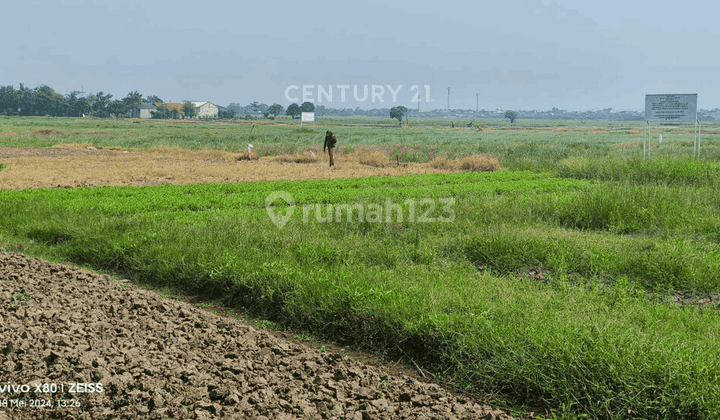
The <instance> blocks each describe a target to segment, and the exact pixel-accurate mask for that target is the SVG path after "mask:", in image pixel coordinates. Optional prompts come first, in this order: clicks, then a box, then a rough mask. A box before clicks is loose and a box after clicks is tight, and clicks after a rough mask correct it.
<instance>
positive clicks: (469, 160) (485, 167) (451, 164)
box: [428, 154, 502, 172]
mask: <svg viewBox="0 0 720 420" xmlns="http://www.w3.org/2000/svg"><path fill="white" fill-rule="evenodd" d="M428 165H430V166H431V167H433V168H435V169H443V170H455V171H457V170H460V171H482V172H490V171H499V170H500V169H502V165H500V160H499V159H498V158H497V157H496V156H493V155H489V154H484V155H472V156H466V157H463V158H460V159H447V158H444V157H438V158H435V159H433V160H431V161H430V162H428Z"/></svg>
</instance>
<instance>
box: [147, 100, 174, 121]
mask: <svg viewBox="0 0 720 420" xmlns="http://www.w3.org/2000/svg"><path fill="white" fill-rule="evenodd" d="M150 115H152V117H153V119H156V120H164V119H168V118H170V110H169V109H168V106H167V105H166V104H164V103H161V104H160V106H158V107H157V108H156V109H154V110H152V111H150Z"/></svg>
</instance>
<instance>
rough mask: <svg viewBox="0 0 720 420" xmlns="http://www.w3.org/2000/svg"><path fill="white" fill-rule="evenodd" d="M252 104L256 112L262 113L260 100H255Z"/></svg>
mask: <svg viewBox="0 0 720 420" xmlns="http://www.w3.org/2000/svg"><path fill="white" fill-rule="evenodd" d="M250 106H251V107H252V110H253V112H254V113H255V114H259V113H260V104H259V103H258V101H254V102H253V103H251V104H250Z"/></svg>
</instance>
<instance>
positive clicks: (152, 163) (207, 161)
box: [0, 144, 452, 189]
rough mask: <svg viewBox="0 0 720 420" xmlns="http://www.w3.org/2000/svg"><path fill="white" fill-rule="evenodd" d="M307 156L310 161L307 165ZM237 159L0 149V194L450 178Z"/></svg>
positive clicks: (346, 162) (356, 156)
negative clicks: (94, 188)
mask: <svg viewBox="0 0 720 420" xmlns="http://www.w3.org/2000/svg"><path fill="white" fill-rule="evenodd" d="M340 151H341V152H342V150H340ZM310 152H313V153H314V154H315V157H316V159H312V156H311V154H310ZM243 156H244V154H242V153H234V152H226V151H221V150H210V149H205V150H199V151H190V150H185V149H180V148H158V149H151V150H147V151H138V150H135V149H118V148H108V147H104V148H96V147H93V146H91V145H89V144H80V145H78V144H62V145H57V146H54V147H25V148H13V147H3V148H0V163H4V164H6V165H7V168H5V169H4V170H2V171H0V188H3V189H21V188H57V187H82V186H101V185H158V184H167V183H171V184H194V183H203V182H244V181H275V180H286V179H326V178H347V177H360V176H386V175H404V174H420V173H447V172H452V171H451V170H445V169H436V168H434V167H432V166H430V165H428V164H410V163H400V164H397V163H395V162H393V163H390V162H389V161H388V157H387V156H381V155H379V154H377V153H375V154H373V153H367V152H362V151H356V152H354V153H350V154H342V153H341V154H340V155H339V156H337V158H336V161H337V163H336V167H334V168H329V167H328V166H327V155H326V154H323V152H322V149H321V148H319V147H317V148H314V149H312V150H311V149H309V150H308V151H306V152H305V153H303V154H298V155H292V156H276V157H262V158H260V159H259V160H258V159H253V160H238V159H241V158H242V157H243ZM253 157H254V158H256V157H257V155H253ZM295 161H299V162H300V163H296V162H295Z"/></svg>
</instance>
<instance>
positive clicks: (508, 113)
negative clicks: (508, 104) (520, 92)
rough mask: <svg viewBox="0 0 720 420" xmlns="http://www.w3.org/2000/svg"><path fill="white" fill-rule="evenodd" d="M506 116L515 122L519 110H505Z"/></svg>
mask: <svg viewBox="0 0 720 420" xmlns="http://www.w3.org/2000/svg"><path fill="white" fill-rule="evenodd" d="M505 118H507V119H508V120H510V124H514V123H515V118H517V112H515V111H505Z"/></svg>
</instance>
